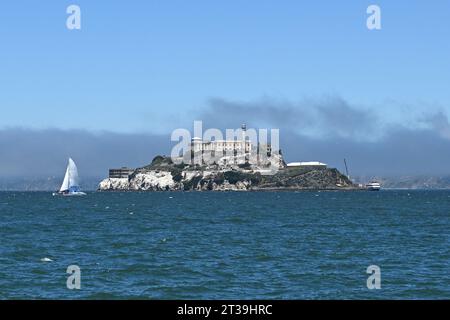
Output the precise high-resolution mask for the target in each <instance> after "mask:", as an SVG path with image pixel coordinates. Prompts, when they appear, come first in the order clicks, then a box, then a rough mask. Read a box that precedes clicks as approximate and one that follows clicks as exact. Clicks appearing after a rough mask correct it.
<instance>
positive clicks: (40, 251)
mask: <svg viewBox="0 0 450 320" xmlns="http://www.w3.org/2000/svg"><path fill="white" fill-rule="evenodd" d="M449 233H450V191H387V190H386V191H380V192H242V193H239V192H238V193H235V192H228V193H218V192H204V193H196V192H163V193H95V192H94V193H90V194H88V195H87V196H86V197H81V198H64V197H52V195H51V193H43V192H42V193H39V192H25V193H20V192H3V193H0V299H13V298H15V299H49V298H58V299H444V298H445V299H449V298H450V236H449ZM45 258H47V259H45ZM49 259H50V260H51V261H43V260H49ZM69 265H77V266H79V267H80V270H81V289H80V290H69V289H68V288H67V286H66V280H67V277H68V276H69V274H67V273H66V269H67V267H68V266H69ZM369 265H377V266H379V267H380V269H381V289H378V290H377V289H375V290H369V289H368V288H367V285H366V281H367V278H368V277H369V274H367V273H366V269H367V267H368V266H369Z"/></svg>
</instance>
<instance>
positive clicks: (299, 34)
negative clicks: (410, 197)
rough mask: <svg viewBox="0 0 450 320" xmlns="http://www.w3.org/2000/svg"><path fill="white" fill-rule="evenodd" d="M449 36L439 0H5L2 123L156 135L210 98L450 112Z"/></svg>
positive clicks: (398, 114)
mask: <svg viewBox="0 0 450 320" xmlns="http://www.w3.org/2000/svg"><path fill="white" fill-rule="evenodd" d="M70 4H77V5H79V6H80V7H81V15H82V16H81V21H82V22H81V26H82V28H81V30H72V31H71V30H68V29H67V28H66V18H67V16H68V15H67V14H66V8H67V6H68V5H70ZM370 4H377V5H379V6H380V7H381V10H382V11H381V12H382V30H379V31H369V30H368V29H367V28H366V18H367V14H366V8H367V7H368V5H370ZM449 35H450V1H447V0H435V1H432V2H430V1H379V0H376V1H363V0H354V1H347V0H346V1H324V0H321V1H298V0H295V1H294V0H292V1H287V0H286V1H265V0H258V1H251V0H249V1H242V0H239V1H237V0H226V1H225V0H214V1H212V0H208V1H206V0H192V1H185V0H184V1H173V0H167V1H166V0H165V1H143V0H142V1H133V0H131V1H97V0H96V1H92V0H90V1H87V0H73V1H62V0H58V1H56V0H55V1H50V0H48V1H31V0H30V1H23V0H15V1H5V2H3V3H2V5H1V8H0V107H1V117H0V128H9V127H17V126H19V127H25V128H39V129H41V128H49V127H51V128H71V129H72V128H78V129H88V130H109V131H117V132H164V131H165V130H167V129H168V128H172V127H173V126H174V125H178V124H182V123H183V120H184V119H185V116H186V114H189V113H190V112H192V113H193V114H195V112H196V110H201V109H202V108H204V107H205V106H206V105H207V101H208V99H210V98H216V97H219V98H223V99H230V100H233V101H255V100H256V101H257V100H258V99H260V98H261V97H272V98H274V99H280V100H286V101H298V100H301V99H304V98H305V97H317V96H322V95H336V96H340V97H343V98H344V99H346V100H347V101H350V102H351V103H352V105H354V106H356V108H358V106H364V108H372V109H377V110H378V112H379V113H380V114H382V117H384V118H385V119H397V121H399V122H401V121H402V119H403V118H402V117H405V119H406V118H407V116H408V114H410V113H420V112H422V111H424V110H425V109H427V108H428V106H430V105H432V106H433V107H436V108H441V109H444V110H447V111H448V110H449V108H450V90H449V84H450V59H449V57H450V41H449ZM401 106H403V107H401ZM405 106H407V107H405ZM405 108H406V109H405ZM380 110H381V112H380ZM405 110H406V112H405ZM193 118H195V116H193ZM237 121H238V122H240V121H241V120H240V119H239V120H237Z"/></svg>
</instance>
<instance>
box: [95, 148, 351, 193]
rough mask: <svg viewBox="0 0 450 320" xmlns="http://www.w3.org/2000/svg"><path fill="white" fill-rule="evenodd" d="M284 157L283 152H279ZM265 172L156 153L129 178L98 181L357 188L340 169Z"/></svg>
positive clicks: (177, 186)
mask: <svg viewBox="0 0 450 320" xmlns="http://www.w3.org/2000/svg"><path fill="white" fill-rule="evenodd" d="M280 157H281V155H280ZM281 163H282V165H280V168H279V170H278V171H277V172H276V173H275V174H272V175H263V174H261V170H256V169H255V168H253V167H252V166H250V165H246V164H240V165H226V166H223V165H217V164H214V165H202V166H200V165H186V164H174V163H173V162H172V160H171V159H170V158H168V157H162V156H157V157H155V158H154V159H153V161H152V163H151V164H150V165H148V166H146V167H143V168H138V169H136V170H135V171H134V172H133V173H132V174H131V175H130V176H129V177H128V178H108V179H104V180H103V181H101V182H100V184H99V190H101V191H178V190H180V191H181V190H184V191H208V190H211V191H263V190H351V189H357V186H356V185H354V184H353V183H352V182H351V181H350V180H349V179H348V178H347V177H346V176H344V175H342V174H341V173H340V172H339V171H338V170H337V169H329V168H315V167H311V168H305V167H292V168H291V167H285V166H284V161H282V158H280V164H281Z"/></svg>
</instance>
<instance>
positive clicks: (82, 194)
mask: <svg viewBox="0 0 450 320" xmlns="http://www.w3.org/2000/svg"><path fill="white" fill-rule="evenodd" d="M85 195H86V193H84V192H81V191H75V192H69V193H62V192H53V196H63V197H80V196H85Z"/></svg>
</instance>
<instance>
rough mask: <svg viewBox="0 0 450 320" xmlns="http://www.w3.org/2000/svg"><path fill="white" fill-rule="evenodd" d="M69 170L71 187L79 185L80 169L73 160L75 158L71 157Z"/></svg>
mask: <svg viewBox="0 0 450 320" xmlns="http://www.w3.org/2000/svg"><path fill="white" fill-rule="evenodd" d="M67 170H68V171H69V189H70V188H72V187H79V183H78V180H79V179H78V169H77V166H76V165H75V162H73V160H72V159H70V158H69V166H68V167H67Z"/></svg>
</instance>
